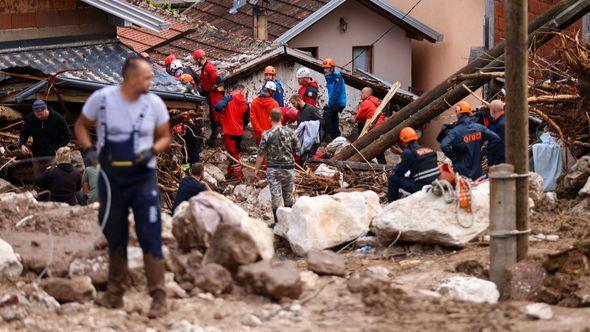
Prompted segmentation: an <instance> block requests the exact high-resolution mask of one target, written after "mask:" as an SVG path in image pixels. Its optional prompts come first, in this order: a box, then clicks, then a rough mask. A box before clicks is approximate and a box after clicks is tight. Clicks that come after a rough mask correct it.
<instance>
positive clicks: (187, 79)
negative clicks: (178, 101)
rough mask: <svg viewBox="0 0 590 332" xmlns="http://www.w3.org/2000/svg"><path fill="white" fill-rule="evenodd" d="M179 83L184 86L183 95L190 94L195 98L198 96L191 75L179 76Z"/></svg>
mask: <svg viewBox="0 0 590 332" xmlns="http://www.w3.org/2000/svg"><path fill="white" fill-rule="evenodd" d="M180 82H181V83H182V85H183V86H184V91H183V93H190V94H192V95H195V96H197V95H198V94H199V93H198V92H197V89H196V87H195V80H194V79H193V77H192V76H191V75H189V74H182V76H180Z"/></svg>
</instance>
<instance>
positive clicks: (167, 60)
mask: <svg viewBox="0 0 590 332" xmlns="http://www.w3.org/2000/svg"><path fill="white" fill-rule="evenodd" d="M174 60H176V56H175V55H174V54H170V55H169V56H167V57H166V58H165V59H164V64H165V65H166V66H170V65H171V64H172V62H173V61H174Z"/></svg>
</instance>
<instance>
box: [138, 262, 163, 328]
mask: <svg viewBox="0 0 590 332" xmlns="http://www.w3.org/2000/svg"><path fill="white" fill-rule="evenodd" d="M143 264H144V266H145V275H146V278H147V285H148V291H149V293H150V296H151V297H152V305H151V306H150V311H149V312H148V318H158V317H163V316H165V315H166V314H167V313H168V305H167V304H166V289H165V287H164V270H165V262H164V259H158V258H155V257H154V256H152V255H151V254H149V253H146V252H144V253H143Z"/></svg>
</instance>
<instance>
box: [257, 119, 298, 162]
mask: <svg viewBox="0 0 590 332" xmlns="http://www.w3.org/2000/svg"><path fill="white" fill-rule="evenodd" d="M293 153H296V154H300V153H301V143H300V142H299V139H297V136H296V135H295V132H294V131H293V130H291V129H289V128H287V127H275V128H271V129H269V130H267V131H265V132H264V133H262V139H261V140H260V146H259V147H258V154H264V155H266V164H267V165H268V167H276V168H289V167H293V166H294V162H295V158H294V157H293Z"/></svg>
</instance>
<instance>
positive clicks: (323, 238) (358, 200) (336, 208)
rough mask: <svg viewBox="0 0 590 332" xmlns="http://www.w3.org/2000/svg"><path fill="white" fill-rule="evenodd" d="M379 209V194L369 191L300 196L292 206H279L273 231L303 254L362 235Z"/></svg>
mask: <svg viewBox="0 0 590 332" xmlns="http://www.w3.org/2000/svg"><path fill="white" fill-rule="evenodd" d="M380 211H381V206H380V205H379V196H378V195H377V194H376V193H374V192H372V191H364V192H349V193H338V194H335V195H331V196H328V195H321V196H316V197H309V196H303V197H299V198H298V199H297V201H296V202H295V204H294V205H293V207H291V208H279V210H278V212H277V217H278V219H279V222H278V224H277V225H276V226H275V229H274V232H275V234H276V235H278V236H281V237H284V238H285V239H287V241H289V244H290V246H291V249H292V250H293V251H294V252H295V253H296V254H298V255H301V256H303V255H305V254H306V253H307V252H309V251H312V250H322V249H328V248H332V247H334V246H337V245H339V244H343V243H346V242H348V241H352V240H354V239H356V238H358V237H360V236H363V235H365V234H366V233H367V232H368V231H369V225H370V224H371V220H372V219H373V217H375V216H376V215H377V214H378V213H379V212H380Z"/></svg>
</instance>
